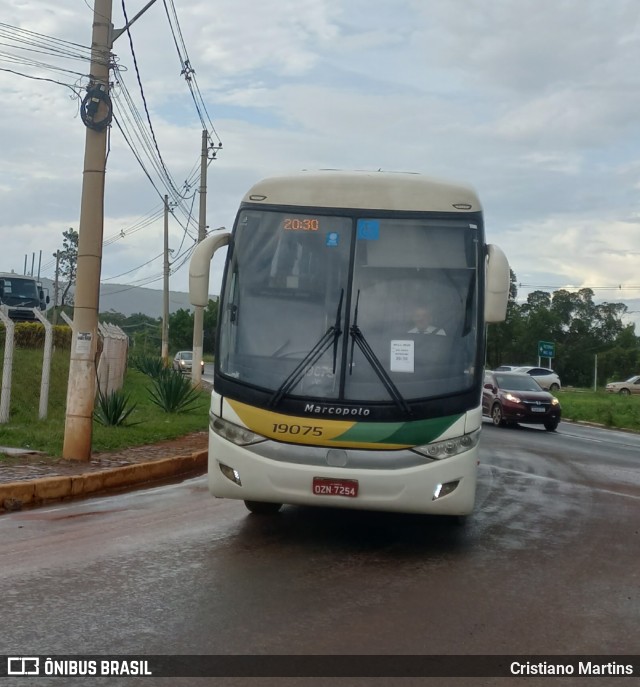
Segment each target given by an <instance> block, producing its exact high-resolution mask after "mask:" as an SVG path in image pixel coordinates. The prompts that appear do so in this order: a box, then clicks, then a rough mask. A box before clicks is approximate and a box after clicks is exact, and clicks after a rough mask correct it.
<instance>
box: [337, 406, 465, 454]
mask: <svg viewBox="0 0 640 687" xmlns="http://www.w3.org/2000/svg"><path fill="white" fill-rule="evenodd" d="M461 417H462V414H460V415H447V416H446V417H437V418H430V419H428V420H415V421H414V422H374V423H372V422H357V423H356V424H355V425H353V427H351V428H350V429H348V430H347V431H346V432H344V434H341V435H340V436H337V437H335V438H334V441H354V442H360V443H376V444H404V445H406V446H421V445H423V444H428V443H430V442H431V441H435V440H436V439H437V438H438V437H439V436H441V435H442V433H443V432H446V430H447V429H449V427H451V425H453V424H454V423H455V422H457V421H458V420H459V419H460V418H461Z"/></svg>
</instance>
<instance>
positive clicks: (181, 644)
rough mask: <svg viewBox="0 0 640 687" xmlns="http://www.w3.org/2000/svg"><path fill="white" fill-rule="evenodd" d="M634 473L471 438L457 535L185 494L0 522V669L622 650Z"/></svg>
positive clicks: (185, 489) (607, 454)
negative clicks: (58, 658)
mask: <svg viewBox="0 0 640 687" xmlns="http://www.w3.org/2000/svg"><path fill="white" fill-rule="evenodd" d="M639 467H640V436H638V435H633V434H628V433H624V432H618V431H606V430H599V429H595V428H587V427H581V426H578V425H573V424H569V423H563V424H561V426H560V429H559V431H558V432H557V433H548V432H545V431H544V430H541V429H538V428H515V429H510V428H495V427H493V426H491V425H485V427H484V430H483V437H482V440H481V465H480V472H479V477H480V479H479V488H478V494H477V508H476V512H475V514H474V515H473V516H472V517H471V518H470V520H469V521H468V523H467V524H466V526H464V527H459V526H455V525H454V524H452V523H451V522H449V521H448V520H446V519H439V518H433V517H430V518H429V517H420V516H405V515H395V514H376V513H358V512H349V511H339V510H324V509H322V510H321V509H312V508H298V507H287V508H285V509H283V511H282V513H281V514H280V515H279V516H276V517H273V518H266V519H265V518H260V517H257V516H250V515H248V513H247V512H246V510H245V508H244V505H243V504H242V503H239V502H231V501H222V500H215V499H212V498H210V497H209V495H208V492H207V491H206V481H205V478H204V477H202V478H197V479H192V480H188V481H185V482H183V483H180V484H176V485H166V486H162V487H158V488H155V489H149V490H144V491H137V492H132V493H127V494H121V495H114V496H108V497H102V498H93V499H89V500H86V501H82V502H74V503H69V504H59V505H55V506H52V507H43V508H39V509H35V510H27V511H24V512H18V513H9V514H6V515H4V516H2V517H0V541H2V547H1V550H0V570H1V571H2V574H1V575H0V598H2V600H3V604H2V610H3V613H2V618H3V619H2V624H1V625H0V637H1V638H2V646H3V647H5V651H4V653H7V654H9V655H12V654H16V655H29V654H39V655H47V656H49V655H55V654H76V653H78V654H106V653H109V654H111V653H113V654H142V653H145V654H147V653H148V654H205V655H210V654H269V655H270V654H307V653H310V654H327V655H333V654H409V655H412V654H418V655H421V654H510V655H511V654H518V655H519V654H567V655H574V654H583V655H585V654H597V655H613V654H634V653H638V639H637V633H638V627H639V626H640V625H639V621H640V592H639V590H640V566H639V565H638V560H639V558H640V556H639V552H640V534H639V529H640V523H639V517H638V516H639V514H640V471H639V470H638V468H639ZM150 680H151V681H150ZM153 680H155V679H154V678H147V679H145V681H144V684H145V685H150V684H155V682H152V681H153ZM238 680H240V678H238ZM534 680H535V679H534ZM618 680H619V678H618ZM631 682H634V680H631ZM3 684H4V683H3ZM16 684H23V683H20V682H16ZM31 684H35V683H31ZM65 684H70V683H65ZM78 684H80V683H78ZM84 684H87V683H84ZM109 684H120V683H116V682H109ZM122 684H130V683H129V682H123V683H122ZM157 684H165V683H164V682H161V681H158V682H157ZM166 684H172V685H176V684H195V683H194V682H193V680H191V681H185V682H184V683H182V682H180V681H176V680H172V681H171V680H170V681H167V682H166ZM198 684H200V683H198ZM203 684H206V683H203ZM216 684H223V683H222V682H219V681H218V682H216ZM224 684H234V685H235V684H251V683H250V682H241V681H236V680H233V679H230V680H229V681H226V682H224ZM260 684H261V685H262V684H269V685H270V684H274V685H275V684H278V685H281V684H283V680H282V679H280V680H279V681H274V682H270V681H265V682H261V683H260ZM285 684H298V683H296V682H291V683H286V681H285ZM313 684H327V683H326V681H325V682H324V683H321V682H317V683H315V682H314V683H313ZM331 684H345V685H347V684H348V685H356V684H369V683H367V682H366V681H363V682H358V681H357V680H355V679H352V680H349V681H347V682H343V681H336V680H333V681H332V682H331ZM376 684H387V683H383V682H376ZM388 684H397V680H396V681H390V682H388ZM402 684H425V683H424V682H423V681H417V682H415V683H414V682H412V681H409V682H406V683H405V682H403V683H402ZM434 684H444V682H442V681H440V682H437V683H434ZM451 684H460V685H461V684H468V683H467V682H464V681H462V682H456V681H452V682H451ZM479 684H494V682H493V681H491V680H488V681H485V682H480V681H475V682H474V685H479ZM504 684H506V683H504ZM508 684H519V683H518V681H517V680H515V681H514V680H509V681H508ZM523 684H525V683H523ZM526 684H528V685H529V684H537V683H536V682H535V681H534V682H526ZM540 684H549V682H544V683H542V682H541V683H540ZM561 684H563V685H571V684H576V685H577V684H583V683H581V682H580V681H577V682H573V680H572V679H571V678H569V679H567V678H565V679H564V681H563V682H562V683H561ZM589 684H592V683H591V682H590V683H589ZM593 684H596V682H593ZM597 684H598V685H601V684H608V683H606V682H605V681H604V680H600V681H598V682H597ZM611 684H615V679H614V682H612V683H611ZM624 684H630V682H629V681H627V682H625V683H624ZM636 684H637V683H636Z"/></svg>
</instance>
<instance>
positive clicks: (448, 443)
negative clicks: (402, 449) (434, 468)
mask: <svg viewBox="0 0 640 687" xmlns="http://www.w3.org/2000/svg"><path fill="white" fill-rule="evenodd" d="M479 439H480V430H479V429H476V431H475V432H471V433H470V434H463V435H462V436H461V437H453V438H452V439H445V440H444V441H435V442H434V443H433V444H425V445H424V446H414V448H412V449H411V450H412V451H415V452H416V453H420V454H421V455H423V456H427V458H432V459H433V460H442V459H443V458H450V457H451V456H457V455H458V454H460V453H465V451H469V450H471V449H472V448H473V447H474V446H477V444H478V441H479Z"/></svg>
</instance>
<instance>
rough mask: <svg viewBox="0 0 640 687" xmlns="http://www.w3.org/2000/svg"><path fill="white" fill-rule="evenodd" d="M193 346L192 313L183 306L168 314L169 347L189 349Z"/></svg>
mask: <svg viewBox="0 0 640 687" xmlns="http://www.w3.org/2000/svg"><path fill="white" fill-rule="evenodd" d="M192 347H193V313H191V312H189V310H185V309H184V308H180V309H179V310H176V311H175V312H174V313H171V314H170V315H169V349H170V350H171V351H183V350H186V351H190V350H191V349H192Z"/></svg>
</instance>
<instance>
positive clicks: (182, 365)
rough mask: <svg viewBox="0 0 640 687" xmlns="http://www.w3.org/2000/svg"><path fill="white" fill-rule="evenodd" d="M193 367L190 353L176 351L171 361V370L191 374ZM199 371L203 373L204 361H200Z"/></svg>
mask: <svg viewBox="0 0 640 687" xmlns="http://www.w3.org/2000/svg"><path fill="white" fill-rule="evenodd" d="M192 367H193V353H192V352H191V351H178V352H177V353H176V355H175V358H174V359H173V369H174V370H179V371H180V372H191V368H192ZM200 369H201V370H202V371H203V372H204V360H201V361H200Z"/></svg>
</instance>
